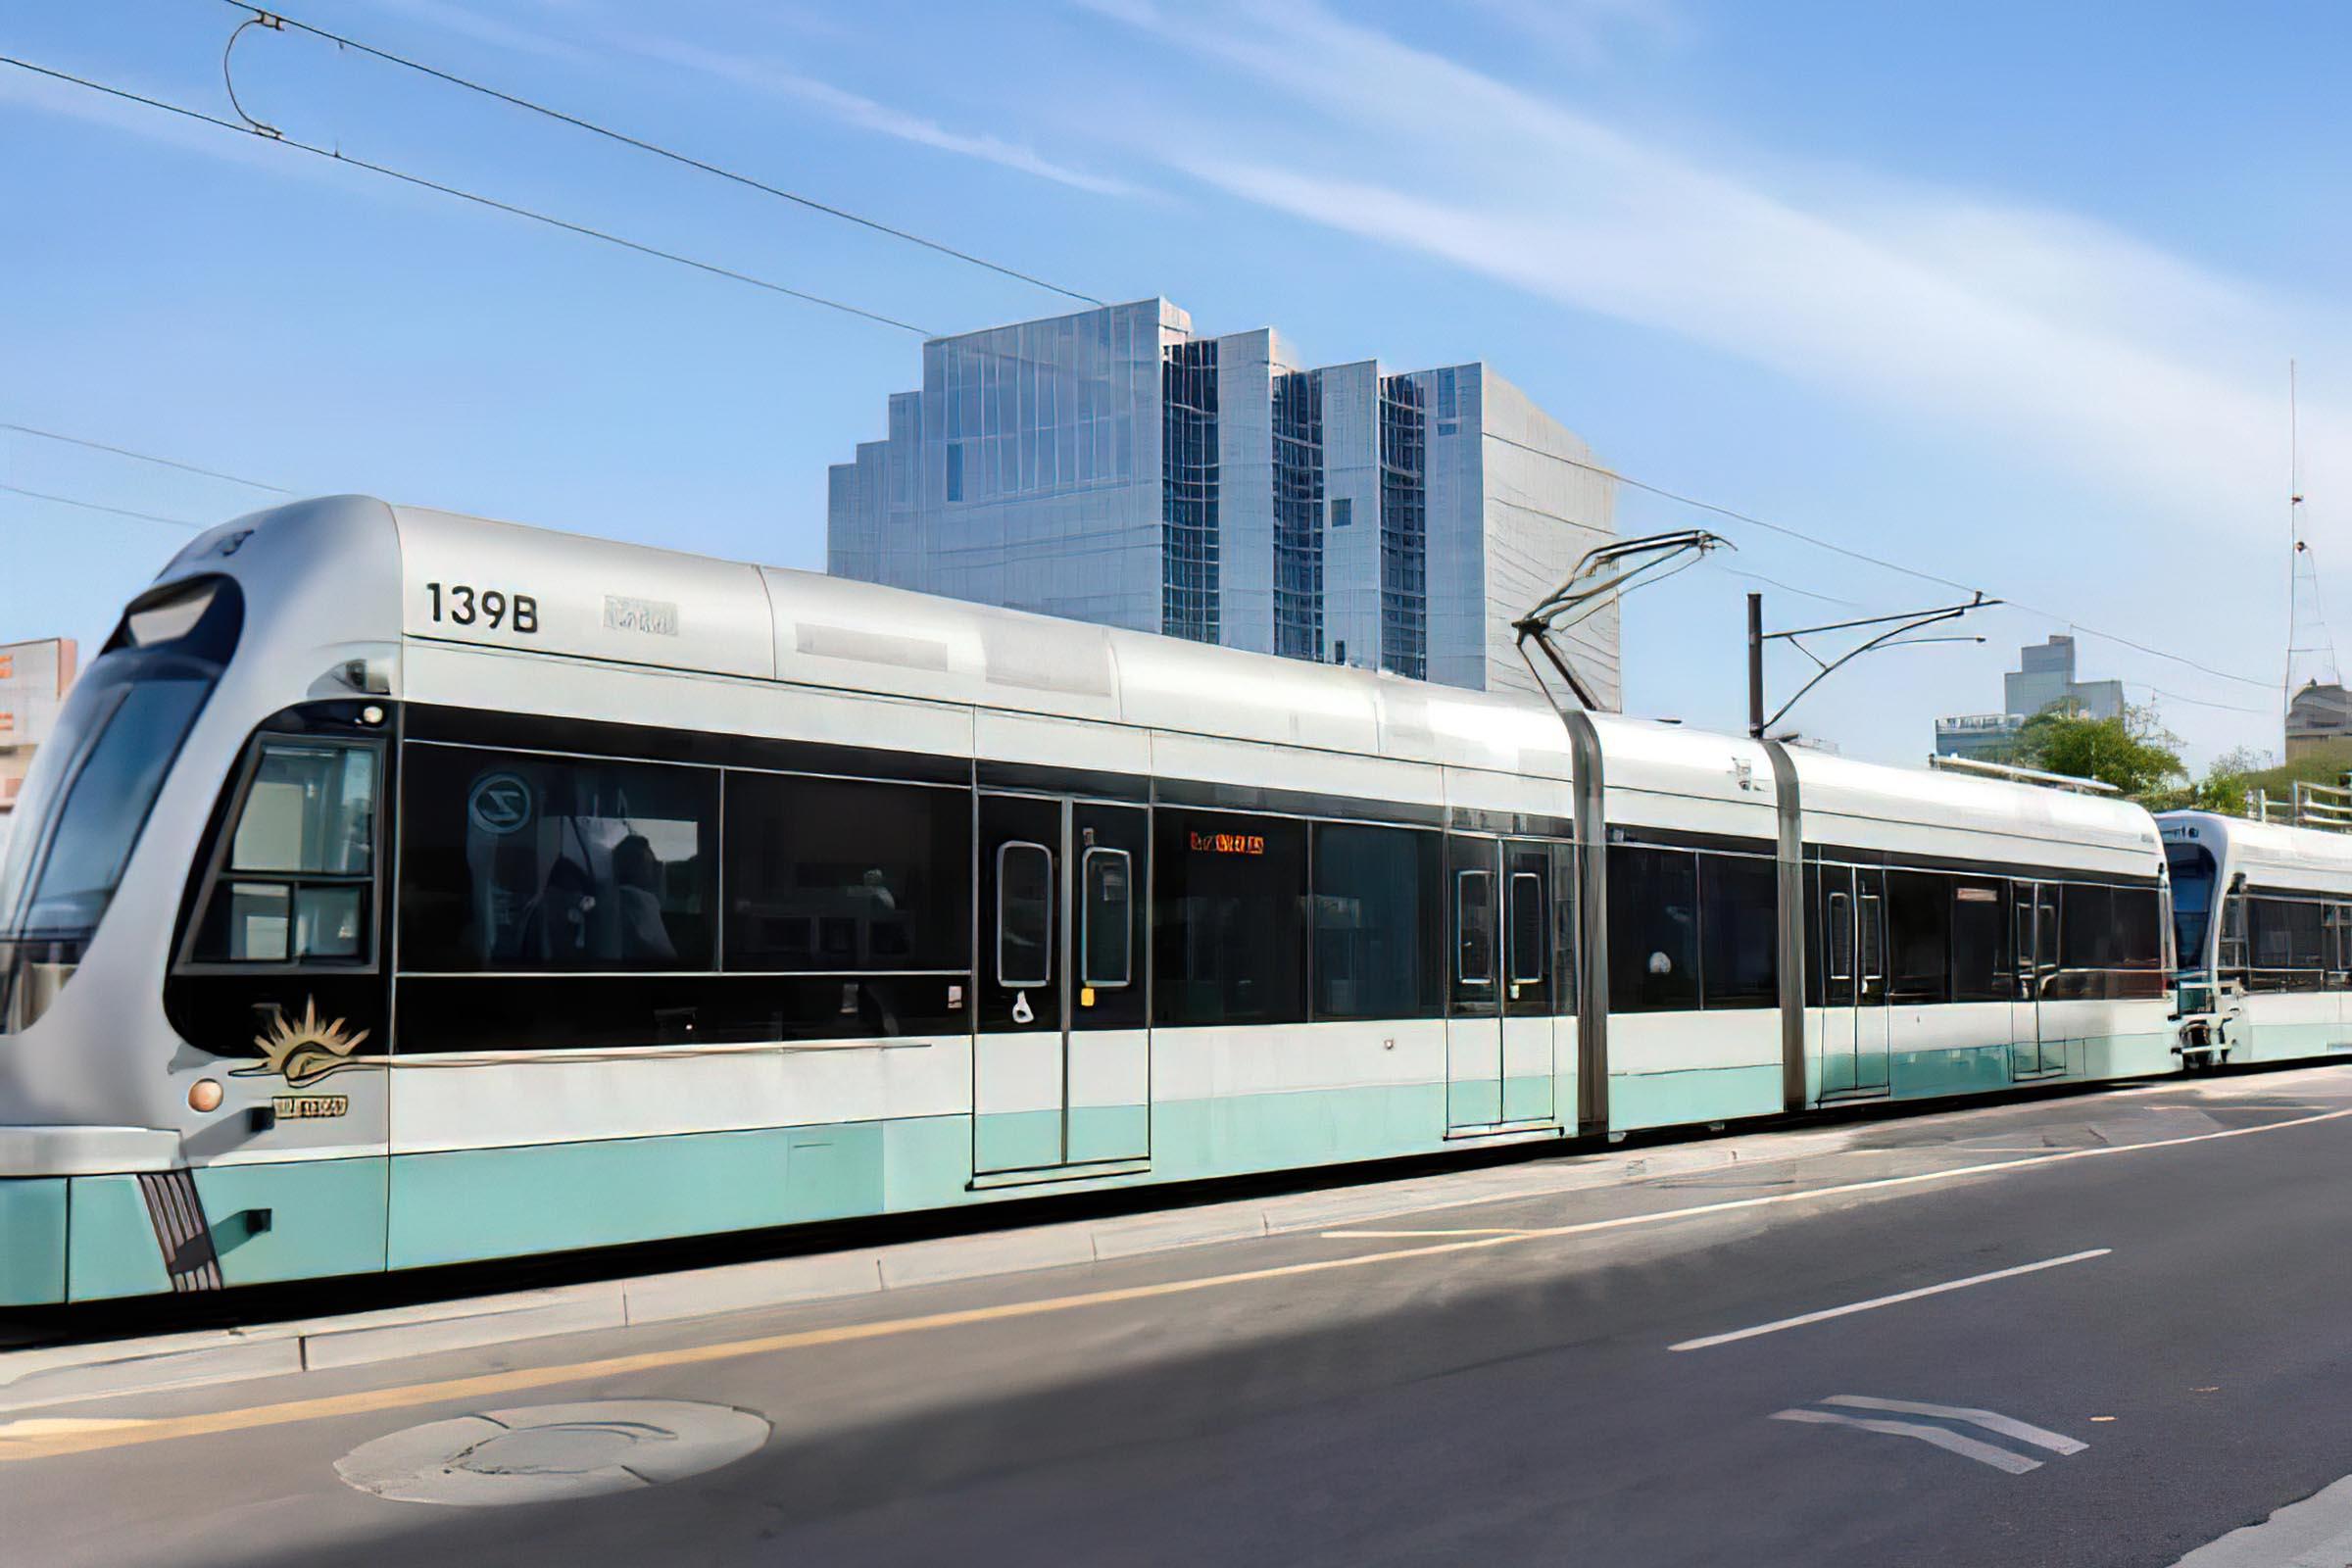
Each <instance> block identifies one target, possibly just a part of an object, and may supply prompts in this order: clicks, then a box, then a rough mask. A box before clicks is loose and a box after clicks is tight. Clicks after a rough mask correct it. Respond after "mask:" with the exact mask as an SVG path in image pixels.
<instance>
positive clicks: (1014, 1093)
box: [972, 794, 1152, 1175]
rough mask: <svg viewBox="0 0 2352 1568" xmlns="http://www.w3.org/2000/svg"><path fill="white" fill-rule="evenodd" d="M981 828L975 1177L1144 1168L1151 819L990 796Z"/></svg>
mask: <svg viewBox="0 0 2352 1568" xmlns="http://www.w3.org/2000/svg"><path fill="white" fill-rule="evenodd" d="M979 813H980V820H979V833H978V835H977V843H978V849H979V861H980V865H979V873H980V874H979V894H980V938H981V940H980V955H979V959H980V966H979V976H978V979H979V997H978V1003H979V1006H978V1012H977V1020H976V1024H975V1033H974V1036H973V1040H972V1111H973V1115H972V1169H973V1172H974V1173H975V1174H976V1175H994V1174H1004V1173H1008V1172H1016V1171H1050V1170H1056V1169H1059V1168H1061V1167H1064V1166H1081V1165H1090V1164H1103V1163H1128V1162H1133V1161H1139V1160H1143V1159H1147V1158H1149V1157H1150V1154H1151V1148H1152V1142H1151V1118H1152V1112H1151V1036H1150V1033H1149V1018H1148V1016H1147V1014H1146V1011H1145V1005H1146V993H1145V987H1144V967H1145V962H1146V954H1145V944H1144V929H1145V927H1144V904H1145V890H1146V888H1147V887H1148V885H1149V880H1148V865H1149V861H1150V856H1151V816H1150V813H1149V812H1148V811H1147V810H1146V809H1144V808H1142V807H1140V806H1114V805H1108V804H1103V803H1098V802H1094V801H1078V800H1073V799H1070V798H1068V797H1057V796H1041V795H989V794H984V795H982V796H981V797H980V800H979Z"/></svg>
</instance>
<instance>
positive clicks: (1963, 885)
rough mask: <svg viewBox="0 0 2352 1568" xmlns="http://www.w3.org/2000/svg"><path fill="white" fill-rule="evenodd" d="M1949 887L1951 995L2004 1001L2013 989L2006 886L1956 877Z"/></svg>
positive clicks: (1966, 999)
mask: <svg viewBox="0 0 2352 1568" xmlns="http://www.w3.org/2000/svg"><path fill="white" fill-rule="evenodd" d="M1951 889H1952V1000H1953V1001H1954V1002H2006V1001H2008V1000H2010V998H2011V997H2012V995H2013V994H2014V992H2015V990H2016V984H2017V982H2016V977H2015V974H2014V972H2013V971H2012V970H2011V969H2010V967H2009V941H2008V930H2007V919H2006V913H2007V903H2006V894H2007V888H2006V887H2005V885H2004V884H2002V883H2000V882H1997V881H1989V880H1978V879H1975V878H1968V877H1963V878H1959V879H1957V880H1955V881H1953V883H1952V884H1951Z"/></svg>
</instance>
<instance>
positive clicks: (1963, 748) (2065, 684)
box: [1936, 637, 2124, 761]
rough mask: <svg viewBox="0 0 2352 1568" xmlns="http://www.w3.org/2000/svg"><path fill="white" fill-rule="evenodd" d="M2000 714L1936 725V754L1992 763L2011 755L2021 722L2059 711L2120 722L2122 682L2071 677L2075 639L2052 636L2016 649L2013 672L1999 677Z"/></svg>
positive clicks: (1968, 716)
mask: <svg viewBox="0 0 2352 1568" xmlns="http://www.w3.org/2000/svg"><path fill="white" fill-rule="evenodd" d="M2001 696H2002V700H2003V707H2002V711H2000V712H1997V713H1962V714H1957V715H1955V716H1952V717H1949V718H1939V719H1937V720H1936V755H1937V756H1938V757H1974V758H1980V759H1985V760H1994V761H1997V760H2001V759H2002V758H2004V757H2005V756H2007V755H2008V754H2009V753H2010V752H2012V751H2014V750H2015V749H2016V746H2017V740H2018V736H2019V735H2020V734H2021V733H2022V732H2023V731H2024V729H2025V727H2026V720H2027V719H2029V718H2032V717H2033V716H2034V714H2036V713H2039V712H2042V711H2045V710H2047V709H2052V708H2059V709H2064V710H2066V711H2069V712H2075V713H2081V714H2082V715H2083V716H2084V717H2086V718H2120V717H2122V716H2123V711H2124V683H2123V682H2122V681H2120V680H2087V681H2082V680H2077V679H2075V640H2074V639H2073V638H2072V637H2052V638H2050V639H2049V641H2047V642H2042V643H2029V644H2027V645H2026V646H2025V647H2024V648H2021V649H2019V650H2018V660H2017V668H2015V669H2013V670H2011V671H2009V672H2008V673H2007V674H2005V675H2003V676H2002V677H2001Z"/></svg>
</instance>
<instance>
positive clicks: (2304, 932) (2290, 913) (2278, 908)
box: [2246, 898, 2325, 969]
mask: <svg viewBox="0 0 2352 1568" xmlns="http://www.w3.org/2000/svg"><path fill="white" fill-rule="evenodd" d="M2246 912H2247V917H2248V921H2247V923H2248V926H2249V932H2248V934H2249V936H2250V937H2251V939H2252V942H2253V947H2254V966H2255V967H2256V968H2257V969H2319V968H2322V967H2324V966H2325V960H2324V958H2323V956H2322V953H2321V945H2322V932H2323V930H2324V929H2325V928H2324V927H2323V925H2322V924H2321V919H2320V906H2319V905H2317V904H2314V903H2312V902H2310V901H2308V900H2305V899H2279V898H2249V899H2248V900H2246Z"/></svg>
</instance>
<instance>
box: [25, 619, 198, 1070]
mask: <svg viewBox="0 0 2352 1568" xmlns="http://www.w3.org/2000/svg"><path fill="white" fill-rule="evenodd" d="M242 615H243V612H242V607H241V604H240V602H239V598H238V594H237V590H236V586H235V584H233V583H231V582H229V581H228V580H227V579H225V578H206V579H199V580H196V581H192V582H182V583H174V584H172V585H171V586H170V587H168V588H164V589H159V590H157V591H155V592H153V593H150V594H147V595H145V596H143V597H141V598H140V599H138V600H136V601H135V602H133V603H132V605H131V607H130V609H129V610H128V611H127V612H125V613H124V614H123V623H122V624H121V625H120V626H118V627H117V628H116V630H115V634H114V636H113V637H111V638H109V639H108V640H107V644H106V648H105V651H104V652H103V653H101V654H100V655H99V657H98V659H97V661H96V662H94V663H92V664H91V665H90V667H89V669H88V671H87V672H86V673H84V674H83V676H82V677H81V679H80V680H79V681H78V682H76V683H75V684H74V687H73V693H72V695H70V696H69V697H68V698H67V699H66V705H65V707H64V709H63V710H62V711H60V712H59V714H58V719H57V726H56V728H55V729H54V730H53V731H52V732H51V734H50V737H49V739H48V741H47V742H46V743H44V744H43V746H42V747H41V750H40V752H39V753H38V754H37V755H36V756H35V757H34V759H33V764H32V768H31V770H30V772H29V773H28V774H27V775H26V777H25V789H24V793H23V796H22V798H21V800H20V802H19V804H18V807H17V812H16V822H15V825H14V826H13V828H12V829H11V831H10V834H9V839H8V847H7V859H6V861H5V862H4V863H0V1033H6V1032H8V1031H9V1030H12V1029H15V1028H20V1027H23V1026H24V1025H25V1024H28V1023H30V1022H31V1020H32V1017H33V1016H34V1015H36V1014H37V1012H38V1011H39V1010H40V1009H41V1008H43V1007H45V1006H46V1005H47V1001H48V998H49V997H50V996H51V995H53V994H54V993H55V991H56V990H57V989H58V988H60V987H62V986H63V985H64V984H65V983H66V981H67V980H68V979H70V978H71V977H72V975H73V966H74V965H75V964H77V963H78V962H79V961H80V959H81V954H82V951H83V949H85V948H86V947H87V946H88V944H89V941H90V938H91V937H92V936H93V935H95V934H96V932H97V929H98V922H99V919H100V917H102V916H103V915H104V914H105V913H106V908H107V906H108V904H110V903H111V902H112V901H113V899H114V895H115V889H116V887H117V886H118V885H119V884H120V883H121V881H122V879H123V868H124V866H125V865H126V864H127V863H128V862H129V859H130V852H131V849H132V847H133V846H134V845H136V844H137V842H138V838H139V831H140V829H141V828H143V827H144V826H145V825H146V822H147V814H148V812H149V810H151V809H153V807H154V805H155V798H156V795H157V792H158V791H160V790H161V789H162V788H163V783H164V775H165V774H166V773H167V772H169V771H170V770H171V767H172V760H173V759H174V758H176V757H177V756H178V755H179V747H180V742H181V741H182V740H184V739H185V738H186V736H187V733H188V729H189V726H190V725H192V724H193V723H194V722H195V720H196V715H197V713H198V712H199V711H202V709H203V707H204V704H205V700H206V699H207V698H208V697H210V696H211V695H212V691H213V687H214V684H215V683H216V682H217V681H218V680H219V679H220V675H221V665H222V664H224V663H225V662H227V659H228V656H229V653H230V652H231V651H232V650H233V649H234V648H235V646H236V640H237V632H238V628H239V623H240V621H241V619H242Z"/></svg>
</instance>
